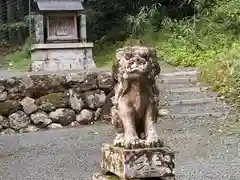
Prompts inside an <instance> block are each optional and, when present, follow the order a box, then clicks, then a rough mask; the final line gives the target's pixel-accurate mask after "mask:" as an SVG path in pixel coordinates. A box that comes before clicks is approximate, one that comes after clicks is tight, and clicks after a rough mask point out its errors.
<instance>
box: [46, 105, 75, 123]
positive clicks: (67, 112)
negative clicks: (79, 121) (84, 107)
mask: <svg viewBox="0 0 240 180" xmlns="http://www.w3.org/2000/svg"><path fill="white" fill-rule="evenodd" d="M49 117H50V118H51V119H52V121H53V122H54V123H59V124H61V125H63V126H66V125H68V124H70V123H71V122H73V121H75V120H76V114H75V112H74V111H73V110H71V109H65V108H60V109H57V110H55V111H53V112H51V113H50V114H49Z"/></svg>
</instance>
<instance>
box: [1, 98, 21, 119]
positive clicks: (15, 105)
mask: <svg viewBox="0 0 240 180" xmlns="http://www.w3.org/2000/svg"><path fill="white" fill-rule="evenodd" d="M21 109H22V106H21V104H20V103H19V102H18V101H14V100H7V101H4V102H0V115H2V116H9V115H10V114H12V113H15V112H17V111H18V110H21Z"/></svg>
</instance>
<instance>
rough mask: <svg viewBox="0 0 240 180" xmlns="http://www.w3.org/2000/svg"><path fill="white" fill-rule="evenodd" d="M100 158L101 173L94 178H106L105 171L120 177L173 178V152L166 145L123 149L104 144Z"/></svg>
mask: <svg viewBox="0 0 240 180" xmlns="http://www.w3.org/2000/svg"><path fill="white" fill-rule="evenodd" d="M101 158H102V161H101V169H102V171H103V174H102V175H101V174H98V175H95V176H94V178H95V179H97V178H98V177H99V178H100V179H101V178H102V180H103V178H105V179H106V178H108V176H106V173H112V174H114V175H116V177H119V178H120V179H149V178H150V179H151V178H154V179H162V180H163V179H169V180H170V179H171V180H173V179H174V153H173V152H172V150H170V149H169V148H167V147H162V148H143V149H123V148H118V147H114V146H113V145H111V144H104V145H103V146H102V155H101ZM116 177H115V178H116ZM99 178H98V179H99ZM111 178H112V179H113V177H111Z"/></svg>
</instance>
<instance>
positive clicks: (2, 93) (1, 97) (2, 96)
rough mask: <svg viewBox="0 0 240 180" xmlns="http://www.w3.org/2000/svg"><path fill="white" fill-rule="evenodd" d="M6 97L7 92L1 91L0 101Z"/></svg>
mask: <svg viewBox="0 0 240 180" xmlns="http://www.w3.org/2000/svg"><path fill="white" fill-rule="evenodd" d="M6 99H7V92H6V91H3V92H1V93H0V101H5V100H6Z"/></svg>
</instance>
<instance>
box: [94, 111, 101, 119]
mask: <svg viewBox="0 0 240 180" xmlns="http://www.w3.org/2000/svg"><path fill="white" fill-rule="evenodd" d="M101 111H102V109H101V108H98V109H97V110H96V111H95V113H94V121H97V120H98V119H99V117H100V114H101Z"/></svg>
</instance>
